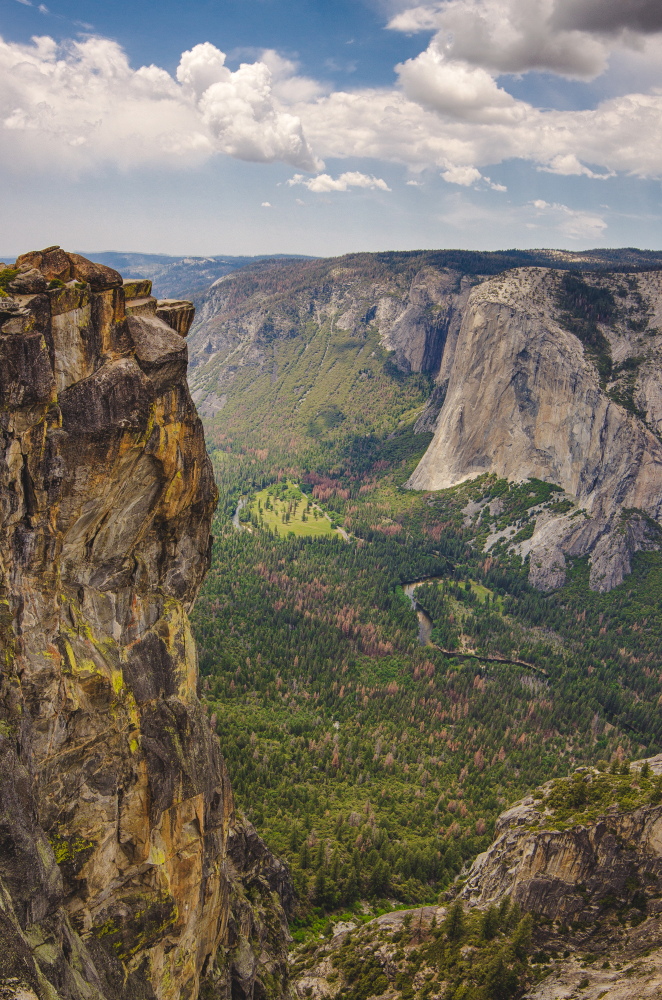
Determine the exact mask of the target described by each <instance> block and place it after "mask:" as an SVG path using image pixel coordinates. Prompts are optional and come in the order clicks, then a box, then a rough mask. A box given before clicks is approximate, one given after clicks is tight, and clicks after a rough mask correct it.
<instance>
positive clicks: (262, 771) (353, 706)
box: [193, 427, 662, 939]
mask: <svg viewBox="0 0 662 1000" xmlns="http://www.w3.org/2000/svg"><path fill="white" fill-rule="evenodd" d="M428 440H429V436H428V435H414V434H413V433H412V431H411V427H405V428H401V429H400V430H399V431H398V432H397V433H391V434H390V435H388V434H383V435H381V436H379V435H377V434H373V435H371V436H368V437H364V438H362V439H361V440H360V441H357V440H356V439H354V440H346V441H345V442H342V441H339V442H338V444H337V445H336V446H335V447H333V448H328V449H327V450H326V457H325V455H324V451H323V449H316V450H315V449H313V450H311V451H310V452H309V453H308V455H307V457H306V460H305V461H303V460H301V458H298V459H297V461H296V463H295V462H291V463H290V464H291V467H289V468H286V467H284V462H282V461H281V459H282V456H281V459H279V458H278V457H276V458H275V460H274V459H270V458H269V455H268V453H261V454H258V453H257V451H256V449H251V448H247V449H245V450H243V449H241V448H240V447H234V448H233V449H232V450H230V449H228V450H226V451H224V450H222V448H220V447H217V448H216V449H215V451H214V452H213V458H214V464H215V468H216V474H217V480H218V482H219V486H220V491H221V502H220V505H219V510H218V513H217V518H216V523H215V527H214V535H215V542H214V549H213V555H212V566H211V569H210V572H209V574H208V577H207V580H206V582H205V584H204V587H203V591H202V593H201V596H200V598H199V600H198V602H197V605H196V608H195V611H194V614H193V624H194V630H195V634H196V638H197V641H198V645H199V651H200V666H201V673H202V687H203V693H204V696H205V699H206V701H207V703H208V706H209V711H210V713H212V719H213V722H214V724H215V726H216V729H217V732H218V734H219V737H220V739H221V744H222V748H223V752H224V754H225V757H226V761H227V764H228V767H229V770H230V774H231V778H232V783H233V787H234V790H235V795H236V798H237V802H238V805H239V807H240V808H241V809H242V810H243V811H244V812H245V813H246V814H247V816H248V817H249V818H250V819H251V820H252V822H253V823H254V824H255V825H256V827H257V829H258V832H259V833H260V834H261V835H262V836H263V837H264V838H265V839H266V841H267V842H268V844H269V845H270V846H271V847H272V848H273V849H274V850H275V851H276V853H278V854H279V855H280V856H282V857H284V858H285V859H286V860H287V862H288V864H289V865H290V867H291V870H292V874H293V878H294V882H295V886H296V890H297V897H298V903H297V907H298V909H297V919H296V921H295V925H294V930H295V938H297V937H298V939H303V938H304V937H305V935H306V934H307V933H309V932H310V930H311V929H314V928H319V927H320V926H323V925H324V922H325V921H326V920H327V919H328V917H329V915H331V914H342V913H343V912H350V911H352V910H356V909H357V907H359V906H365V905H366V904H369V905H370V906H371V907H372V908H373V910H379V909H380V908H381V909H384V908H386V909H388V908H392V907H393V906H397V905H407V904H409V905H411V904H415V903H416V904H417V903H423V902H433V901H436V900H437V899H438V898H439V894H440V893H442V892H443V891H444V890H445V889H446V887H447V886H448V885H449V884H450V882H451V881H452V880H453V879H454V878H455V877H456V876H457V874H458V873H459V872H460V871H461V870H462V867H463V865H464V864H465V863H466V862H469V861H471V860H472V859H473V858H474V857H475V856H476V854H477V853H479V852H480V851H481V850H484V849H485V848H486V846H487V845H488V844H489V842H490V839H491V836H492V832H493V828H494V821H495V819H496V817H497V815H498V814H499V813H500V812H501V811H502V810H503V809H504V808H505V807H506V806H507V805H509V804H510V803H512V802H513V801H515V800H516V799H517V798H519V797H521V795H522V794H524V793H525V792H527V791H529V790H530V789H532V788H534V787H536V786H537V785H539V784H540V783H542V782H544V781H546V780H548V779H549V778H553V777H559V776H563V775H566V774H568V773H570V772H571V771H572V770H573V769H574V768H575V767H576V766H577V765H579V764H585V763H596V762H602V763H601V766H603V767H605V768H606V767H607V766H611V765H612V763H613V761H618V762H619V764H620V763H622V762H627V761H628V760H629V759H632V758H635V757H640V756H642V755H645V754H649V753H655V752H658V751H659V750H660V748H661V747H662V724H661V723H660V721H659V713H658V711H657V705H658V700H659V699H660V696H661V692H662V687H661V680H662V676H661V674H660V670H659V666H658V642H657V637H658V636H659V635H660V629H661V626H662V620H661V612H660V601H659V598H660V593H661V588H662V559H660V557H659V555H658V554H656V553H648V554H640V555H639V556H637V557H636V560H635V567H634V572H633V573H632V575H631V576H630V577H629V578H628V579H627V580H626V581H625V583H624V584H622V585H621V586H620V587H618V588H616V589H615V590H613V591H612V592H610V593H608V594H598V593H595V592H592V591H589V589H588V567H587V564H586V562H585V560H577V561H576V563H575V564H574V565H573V567H572V569H571V572H570V576H569V580H568V583H567V585H566V586H565V587H564V588H562V589H561V590H559V591H557V592H555V593H552V594H547V595H545V594H542V593H540V592H538V591H536V590H534V589H533V588H531V587H530V586H529V584H528V583H527V575H526V566H525V565H524V564H523V563H522V561H521V559H519V558H518V557H514V556H513V555H512V554H511V552H510V550H509V549H508V548H507V547H506V546H505V545H502V546H501V548H499V547H498V546H497V547H496V551H494V552H493V550H490V554H489V555H488V556H486V555H485V554H484V553H483V552H482V543H481V539H482V540H484V539H485V537H487V534H488V533H489V532H493V531H495V530H497V531H499V530H500V531H504V530H506V527H507V530H508V531H510V533H511V536H514V535H517V534H518V533H520V534H521V533H522V532H524V534H525V535H526V532H527V530H528V525H529V524H530V523H531V521H530V517H531V512H532V510H533V509H534V508H535V509H536V510H540V509H541V506H544V505H567V504H568V503H569V501H568V499H567V498H566V497H565V495H564V494H563V493H562V491H560V490H559V489H558V488H557V487H555V486H553V485H552V484H549V483H543V482H541V481H537V480H530V481H528V482H526V483H524V484H519V485H514V484H509V483H506V482H505V481H503V480H497V479H496V478H495V477H489V476H488V477H481V478H480V479H479V480H475V481H473V482H472V483H468V484H462V486H461V487H458V488H455V489H452V490H447V491H441V492H439V493H435V494H423V493H416V492H413V491H410V490H404V489H403V488H402V486H403V484H404V482H405V481H406V479H407V477H408V476H409V474H410V472H411V470H412V468H413V467H414V465H415V463H416V461H417V460H418V458H419V457H420V454H421V451H422V449H424V448H425V446H426V445H427V441H428ZM240 496H244V497H245V498H247V499H248V500H249V501H250V502H249V505H248V506H247V507H246V508H244V512H242V516H244V518H245V521H244V526H243V527H242V528H241V529H240V530H237V528H236V526H235V525H233V524H232V521H231V516H232V513H233V511H234V509H235V507H236V505H237V500H238V498H239V497H240ZM495 500H498V503H495V502H494V501H495ZM267 502H268V503H269V506H270V507H271V508H272V511H271V513H274V514H275V511H274V508H276V509H277V511H278V528H279V530H278V534H276V533H275V532H274V531H273V530H271V529H270V527H269V525H268V524H266V523H265V516H267V515H269V513H270V512H269V511H268V510H267ZM279 505H280V506H279ZM313 505H314V507H315V509H316V510H317V511H319V512H322V511H323V512H325V514H326V515H328V518H329V520H325V524H327V525H330V524H331V523H333V524H340V525H342V526H343V529H344V531H345V533H346V535H347V540H344V539H343V538H341V537H339V536H338V534H337V533H336V532H331V533H329V534H325V535H321V536H320V535H318V536H315V535H313V534H308V533H307V532H306V531H305V530H304V529H305V528H306V524H307V522H306V521H303V520H302V515H303V516H305V517H306V518H307V517H309V516H311V512H312V509H313ZM295 507H296V511H294V508H295ZM563 509H564V510H565V509H567V507H566V506H564V507H563ZM467 510H469V512H470V516H469V517H467V513H466V512H467ZM288 511H289V512H290V514H291V515H292V512H294V516H296V518H297V525H298V528H297V530H289V529H288V522H287V521H286V520H285V515H286V513H287V512H288ZM578 516H583V514H582V512H581V511H580V512H578ZM311 519H312V521H313V523H317V519H315V518H312V516H311ZM272 527H273V525H272ZM429 577H434V578H436V582H435V583H433V584H428V585H422V586H420V587H418V588H417V590H416V601H417V602H418V603H419V605H420V606H422V607H423V608H425V610H426V612H427V614H428V615H429V616H430V618H431V619H432V621H433V631H432V645H429V646H425V647H423V646H420V645H419V643H418V621H417V617H416V613H415V610H414V608H413V607H412V604H411V602H410V601H409V599H408V598H407V597H406V596H405V594H404V592H403V589H402V588H403V584H405V583H408V582H410V581H416V580H422V579H425V578H429ZM442 649H443V650H446V652H442ZM467 651H471V657H469V656H468V655H462V654H463V653H466V652H467ZM481 655H483V656H485V657H490V656H495V655H496V656H500V657H503V658H504V659H510V660H511V661H512V660H520V661H525V662H526V663H528V664H529V665H530V666H529V667H523V666H520V665H517V664H515V663H512V662H510V663H500V662H488V660H483V659H481Z"/></svg>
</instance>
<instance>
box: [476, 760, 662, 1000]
mask: <svg viewBox="0 0 662 1000" xmlns="http://www.w3.org/2000/svg"><path fill="white" fill-rule="evenodd" d="M642 763H643V762H638V764H637V765H635V772H634V775H633V780H632V779H625V781H626V783H627V784H628V785H629V784H630V783H632V785H633V788H634V790H635V793H636V790H637V789H638V788H639V786H640V785H641V782H640V781H637V769H638V768H639V767H640V766H641V764H642ZM648 764H649V767H650V768H651V774H652V775H653V774H655V775H658V776H659V775H660V773H662V755H659V756H657V757H654V758H650V759H649V761H648ZM577 779H579V780H581V781H583V782H586V783H587V786H588V787H589V788H590V787H591V785H592V784H595V782H596V781H597V782H599V781H601V780H603V781H604V780H605V779H604V778H603V779H601V778H600V775H599V774H598V772H596V771H594V770H593V769H590V768H583V769H580V771H579V772H578V773H577V774H576V775H575V778H574V779H571V781H573V780H574V781H576V780H577ZM621 780H623V779H614V780H613V783H614V784H617V783H618V781H621ZM554 784H556V785H557V786H558V783H553V782H550V783H548V785H547V786H544V788H543V790H542V791H543V792H547V793H549V792H550V791H551V790H552V788H553V786H554ZM644 787H645V786H644ZM639 797H641V795H640V796H639ZM657 798H659V796H657ZM607 799H609V796H607ZM603 806H604V808H593V809H591V807H590V806H587V807H586V808H580V809H579V810H578V811H577V815H576V816H574V817H573V816H571V817H569V818H568V819H566V821H565V822H561V823H560V824H559V823H558V822H557V821H556V819H557V817H555V811H554V810H553V809H552V810H550V808H549V807H548V805H547V800H546V799H544V798H542V797H541V796H536V798H535V799H534V797H533V796H529V797H528V798H526V799H524V800H523V801H522V802H519V803H517V804H516V805H515V806H513V807H512V808H511V809H509V810H507V811H506V812H505V813H503V814H502V815H501V816H500V817H499V820H498V821H497V827H496V831H495V840H494V843H493V844H492V846H491V847H490V848H489V850H488V851H487V852H486V853H485V854H482V855H480V856H479V857H478V858H477V859H476V861H475V862H474V864H473V866H472V867H471V869H470V871H469V873H468V877H467V879H466V881H465V882H464V885H463V886H461V888H460V897H461V898H462V899H464V900H465V901H466V902H467V903H468V904H469V905H471V906H478V907H479V908H481V909H485V908H487V907H489V906H492V905H495V904H499V903H500V902H501V901H502V900H503V899H504V898H505V897H509V898H510V899H511V901H513V902H517V903H518V904H519V905H520V906H521V907H522V909H523V910H524V911H526V912H529V913H532V914H535V916H536V918H537V927H536V932H535V947H536V948H539V949H541V950H543V951H544V952H546V953H547V955H548V958H547V961H548V962H549V955H550V954H551V955H552V956H556V958H557V959H558V960H557V961H555V962H553V963H552V964H551V965H548V967H547V970H546V971H547V972H548V976H547V978H545V979H544V980H543V982H542V983H541V984H540V985H538V986H537V987H535V988H534V989H532V990H531V991H530V992H529V993H527V997H529V998H531V1000H534V998H535V1000H555V998H567V997H570V996H576V995H577V993H576V990H577V987H578V985H580V982H583V987H582V993H581V995H582V996H587V997H589V998H590V1000H597V998H611V1000H644V998H648V997H650V998H653V997H658V996H659V995H660V989H661V988H662V949H661V948H660V946H659V945H660V933H661V931H662V903H661V902H660V890H661V889H662V805H650V804H643V805H639V806H638V807H636V808H631V809H627V808H619V806H618V805H617V804H616V803H612V804H609V802H608V801H607V800H605V801H604V803H603ZM585 813H586V814H588V815H584V814H585ZM563 954H564V955H565V956H566V960H565V961H564V960H562V959H560V956H561V955H563ZM569 956H570V957H569ZM626 966H627V971H624V972H620V971H619V970H621V969H623V968H624V967H626Z"/></svg>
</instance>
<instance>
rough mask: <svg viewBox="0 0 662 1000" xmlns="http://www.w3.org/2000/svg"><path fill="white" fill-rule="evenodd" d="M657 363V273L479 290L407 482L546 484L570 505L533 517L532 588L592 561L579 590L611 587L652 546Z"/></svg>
mask: <svg viewBox="0 0 662 1000" xmlns="http://www.w3.org/2000/svg"><path fill="white" fill-rule="evenodd" d="M568 282H569V283H570V284H568ZM573 296H574V298H573ZM573 305H574V306H575V313H574V314H573V313H572V307H573ZM569 310H570V311H569ZM661 361H662V274H661V273H660V272H659V271H655V272H650V273H644V274H639V275H597V274H595V275H584V276H583V277H582V278H576V277H575V276H564V275H561V274H560V273H559V272H555V271H550V270H546V269H542V268H525V269H518V270H515V271H510V272H506V273H505V274H503V275H499V276H497V277H495V278H492V279H490V280H488V281H485V282H483V283H482V284H480V285H479V286H478V287H476V288H474V289H473V291H472V292H471V296H470V298H469V302H468V304H467V307H466V309H465V311H464V315H463V318H462V325H461V329H460V332H459V336H458V340H457V345H456V349H455V352H454V354H453V358H452V363H451V364H450V366H449V376H448V383H447V391H446V394H445V402H444V405H443V408H442V410H441V413H440V415H439V418H438V421H437V424H436V429H435V436H434V439H433V441H432V442H431V444H430V447H429V448H428V450H427V452H426V454H425V456H424V457H423V459H422V460H421V462H420V464H419V466H418V468H417V469H416V471H415V473H414V475H413V476H412V477H411V480H410V483H409V485H410V486H411V487H413V488H416V489H425V490H439V489H445V488H448V487H452V486H455V485H456V484H458V483H461V482H463V481H465V480H468V479H472V478H475V477H477V476H480V475H483V474H485V473H492V474H496V475H497V476H499V477H502V478H505V479H510V480H524V479H527V478H529V477H535V478H538V479H544V480H548V481H550V482H553V483H556V484H557V485H559V486H561V487H562V488H563V489H564V490H565V491H566V492H567V493H568V494H569V495H570V496H572V497H574V498H575V500H576V502H577V509H575V510H573V511H572V513H567V514H566V516H564V517H562V518H558V517H557V518H551V519H550V518H549V517H547V516H543V517H541V518H540V519H539V521H538V523H537V524H536V529H535V532H534V534H533V537H532V538H531V540H530V541H529V542H528V543H527V546H526V549H525V550H523V551H522V554H523V555H528V556H529V558H530V566H531V579H532V582H533V583H535V584H536V585H538V586H540V587H541V588H543V589H546V588H551V587H555V586H558V585H560V584H562V583H563V580H564V579H565V559H566V556H579V555H586V554H587V553H590V556H591V563H592V567H591V586H592V587H594V588H595V589H599V590H609V589H610V588H611V587H613V586H615V585H616V584H618V583H620V582H621V581H622V580H623V577H624V576H625V574H626V573H628V572H629V570H630V559H631V555H632V553H633V552H635V551H637V550H638V549H641V548H649V547H656V546H657V545H658V544H659V530H658V527H657V523H656V522H659V520H660V516H661V515H662V443H661V441H660V437H659V433H660V427H661V424H660V406H661V403H660V400H661V398H662V374H661V366H660V362H661ZM580 511H581V513H579V512H580Z"/></svg>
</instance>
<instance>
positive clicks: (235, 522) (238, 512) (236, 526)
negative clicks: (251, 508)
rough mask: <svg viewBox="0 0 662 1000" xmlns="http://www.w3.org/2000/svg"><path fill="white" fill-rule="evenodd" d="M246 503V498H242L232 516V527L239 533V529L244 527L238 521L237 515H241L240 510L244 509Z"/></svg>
mask: <svg viewBox="0 0 662 1000" xmlns="http://www.w3.org/2000/svg"><path fill="white" fill-rule="evenodd" d="M247 503H248V497H242V498H241V500H240V501H239V503H238V504H237V509H236V510H235V512H234V514H233V515H232V523H233V525H234V527H235V528H236V529H237V531H241V529H242V528H243V527H244V526H243V524H242V523H241V522H240V520H239V514H240V513H241V510H242V508H243V507H245V506H246V504H247Z"/></svg>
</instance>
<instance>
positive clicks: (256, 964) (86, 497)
mask: <svg viewBox="0 0 662 1000" xmlns="http://www.w3.org/2000/svg"><path fill="white" fill-rule="evenodd" d="M150 292H151V285H150V282H149V281H146V280H140V279H138V280H134V281H131V280H129V281H123V280H122V277H121V276H120V274H119V273H117V272H116V271H114V270H112V269H111V268H108V267H105V266H103V265H99V264H94V263H92V262H90V261H88V260H86V259H85V258H82V257H80V256H78V255H75V254H68V253H65V252H64V251H62V250H61V249H60V248H59V247H51V248H48V249H47V250H44V251H41V252H37V253H30V254H25V255H23V256H22V257H20V258H19V259H18V260H17V261H16V264H15V265H13V266H12V267H0V429H1V430H0V432H1V438H0V662H1V664H2V673H1V675H0V758H1V764H0V926H1V927H2V936H3V948H2V950H1V952H0V981H1V982H2V988H3V991H4V992H3V997H17V998H18V997H21V1000H30V998H31V997H32V998H34V997H38V998H39V1000H57V998H61V1000H65V998H66V1000H120V998H125V997H126V998H128V997H131V998H135V997H139V998H140V997H142V998H145V1000H147V998H150V1000H151V998H159V1000H179V998H187V1000H196V998H197V997H198V996H200V995H204V996H215V997H216V996H218V997H228V998H230V997H232V998H237V1000H248V998H265V997H267V996H269V997H272V996H273V997H276V996H281V995H284V994H285V993H286V986H285V981H286V963H285V955H286V948H287V939H288V934H287V922H286V917H285V908H286V907H287V906H288V905H289V904H290V903H291V899H292V890H291V887H290V882H289V875H288V872H287V870H286V868H285V867H284V866H283V865H282V864H281V863H280V862H279V861H277V859H275V858H274V857H273V856H272V855H271V854H269V852H268V851H267V849H266V847H265V845H264V844H263V843H262V841H261V840H260V838H259V837H258V836H257V834H256V833H255V831H254V830H253V828H252V827H251V826H250V824H248V823H246V822H245V821H244V820H243V819H242V818H241V817H240V816H238V815H237V814H236V812H235V809H234V805H233V799H232V791H231V788H230V783H229V780H228V775H227V772H226V769H225V765H224V763H223V760H222V757H221V755H220V750H219V747H218V741H217V739H216V737H215V736H214V735H213V733H212V729H211V727H210V725H209V722H208V720H207V718H206V714H205V710H204V708H203V706H202V705H201V703H200V702H199V700H198V697H197V691H196V689H197V684H198V674H197V661H196V651H195V646H194V643H193V640H192V636H191V632H190V628H189V622H188V617H187V612H188V610H189V609H190V607H191V604H192V602H193V601H194V599H195V597H196V594H197V591H198V588H199V586H200V583H201V581H202V579H203V576H204V574H205V572H206V569H207V565H208V559H209V551H210V533H209V532H210V524H211V518H212V514H213V510H214V507H215V503H216V488H215V485H214V481H213V476H212V470H211V467H210V463H209V459H208V457H207V454H206V451H205V444H204V436H203V431H202V425H201V423H200V420H199V419H198V416H197V414H196V411H195V408H194V406H193V404H192V401H191V398H190V395H189V391H188V387H187V383H186V366H187V348H186V342H185V340H184V339H183V338H184V337H185V336H186V334H187V332H188V328H189V326H190V323H191V320H192V318H193V309H192V307H191V305H190V303H187V302H182V301H176V300H168V301H165V302H157V300H156V299H154V298H153V297H152V296H151V294H150Z"/></svg>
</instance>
